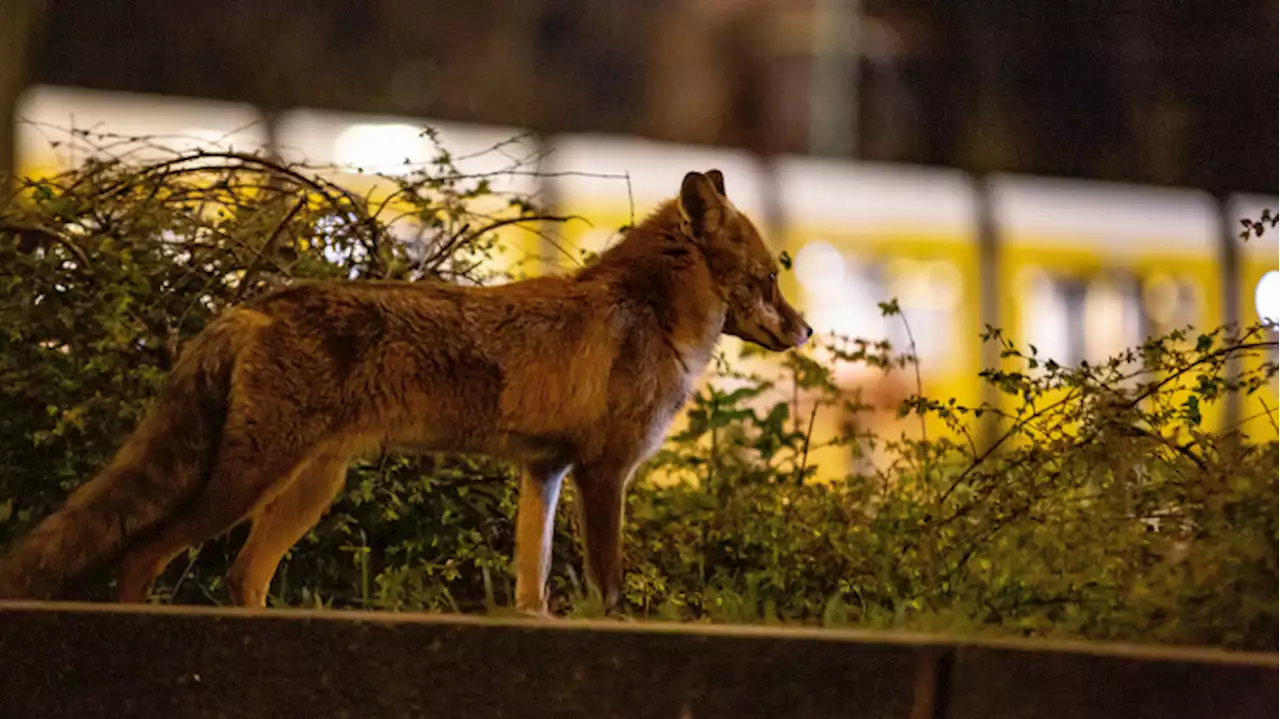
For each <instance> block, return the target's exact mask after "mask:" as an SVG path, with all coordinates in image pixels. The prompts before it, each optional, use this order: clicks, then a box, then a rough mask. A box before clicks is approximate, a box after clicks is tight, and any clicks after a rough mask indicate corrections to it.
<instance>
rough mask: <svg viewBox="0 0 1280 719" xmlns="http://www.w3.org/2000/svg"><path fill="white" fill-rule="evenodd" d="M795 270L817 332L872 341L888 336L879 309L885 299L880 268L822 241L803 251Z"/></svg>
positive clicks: (808, 317) (806, 315)
mask: <svg viewBox="0 0 1280 719" xmlns="http://www.w3.org/2000/svg"><path fill="white" fill-rule="evenodd" d="M794 267H795V272H796V279H798V280H799V281H800V286H801V288H802V290H803V292H804V304H805V308H806V312H805V317H806V319H807V320H808V322H809V324H810V325H811V326H812V327H813V329H814V331H815V332H819V333H828V332H834V333H836V334H837V335H844V336H847V337H861V338H866V339H872V340H874V339H881V338H884V337H886V336H887V333H886V331H885V330H886V324H885V322H884V319H885V318H883V317H881V316H880V310H879V308H878V307H877V306H876V303H877V302H882V301H884V300H885V299H886V297H885V293H884V281H883V278H882V277H881V274H880V272H879V271H878V269H879V268H878V267H876V266H875V265H873V264H869V263H865V262H862V261H860V260H859V259H858V258H856V257H853V256H846V255H844V254H842V253H841V252H840V251H839V250H838V249H836V248H835V247H834V246H832V245H831V244H830V243H827V242H823V241H820V240H819V241H815V242H810V243H809V244H807V245H805V246H804V247H802V248H800V250H799V251H798V252H797V253H796V257H795V264H794Z"/></svg>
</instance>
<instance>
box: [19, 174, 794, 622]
mask: <svg viewBox="0 0 1280 719" xmlns="http://www.w3.org/2000/svg"><path fill="white" fill-rule="evenodd" d="M723 189H724V185H723V178H721V176H720V173H719V172H717V171H714V170H713V171H711V172H709V173H707V174H706V175H702V174H699V173H689V175H688V176H686V178H685V181H684V183H683V185H682V187H681V193H680V197H679V198H678V199H676V200H673V201H670V202H668V203H666V204H664V205H663V206H661V207H660V208H659V209H658V210H657V211H656V212H655V213H654V214H653V215H652V216H650V217H649V218H648V219H646V220H645V222H643V223H642V224H640V225H639V226H637V227H636V228H634V229H633V230H631V231H630V232H629V233H628V234H627V236H626V238H625V239H624V240H623V241H622V242H620V243H619V244H618V245H617V246H615V247H613V248H612V249H610V250H609V251H607V252H605V253H604V254H603V256H602V257H601V258H600V259H599V260H598V261H597V262H596V263H595V264H593V265H591V266H590V267H587V268H586V269H583V270H581V271H579V272H577V273H575V274H573V275H567V276H551V277H541V278H537V279H531V280H526V281H522V282H516V283H511V284H507V285H501V286H496V287H483V288H476V287H461V286H455V285H442V284H427V283H422V284H410V283H392V282H369V281H363V282H333V283H323V284H299V285H296V286H293V287H290V288H287V289H283V290H279V291H277V292H274V293H271V294H268V295H265V296H263V297H261V298H259V299H257V300H254V301H252V302H250V303H248V304H246V305H243V306H241V307H238V308H235V309H232V310H229V311H228V312H227V313H225V314H224V315H223V316H221V317H220V318H218V319H217V320H215V321H214V322H213V323H211V324H210V326H209V327H208V328H206V329H205V331H204V332H203V333H201V335H199V336H198V337H197V338H196V339H194V340H192V342H191V343H190V345H189V346H188V347H187V348H186V349H185V350H184V353H183V358H182V360H181V362H180V364H179V367H178V369H177V370H176V371H175V372H174V376H173V378H171V380H170V381H169V383H168V386H167V387H166V389H165V392H164V394H163V396H162V397H161V399H160V401H159V402H158V404H157V406H156V408H155V409H154V410H153V412H152V414H151V416H150V417H149V418H148V419H147V420H146V421H145V422H144V423H143V425H142V426H141V427H140V428H139V430H138V431H137V432H135V434H134V435H133V436H132V437H131V438H130V439H129V441H128V442H127V443H126V445H125V446H124V448H122V449H121V451H120V453H119V454H118V455H117V457H116V458H115V459H114V460H113V462H112V464H111V465H110V466H109V467H108V468H107V469H106V470H105V471H104V472H103V473H102V474H101V475H99V476H98V477H97V478H95V479H94V480H93V481H92V482H90V483H89V484H87V485H86V486H85V487H83V488H81V489H80V490H79V491H77V492H76V493H75V494H74V495H73V496H72V497H71V499H70V500H68V503H67V506H66V507H64V508H63V509H61V510H59V511H58V512H57V513H55V514H54V515H52V516H50V517H49V518H47V519H46V520H45V521H44V522H43V523H42V524H41V525H40V526H38V527H37V528H36V530H35V531H34V532H33V533H32V534H31V535H30V536H29V537H28V538H27V539H26V540H25V541H24V542H22V543H20V544H19V546H18V547H17V548H16V549H15V550H14V551H13V552H12V553H11V555H10V557H9V558H8V559H7V560H6V561H5V563H4V564H3V565H0V597H3V596H32V597H48V596H54V595H56V593H57V591H58V590H59V588H60V587H61V586H62V585H63V584H64V583H65V582H66V581H67V580H69V579H71V578H73V577H75V576H76V575H78V574H80V573H81V572H83V571H84V570H85V569H86V568H88V567H89V566H90V565H91V564H93V563H95V562H96V561H100V560H105V559H109V558H112V557H115V556H118V555H119V554H120V553H121V551H123V557H122V558H121V559H120V566H121V572H120V579H119V590H118V591H119V597H120V599H121V601H141V600H143V599H145V597H146V594H147V592H148V590H149V587H150V585H151V583H152V582H153V581H154V579H155V578H156V577H157V576H158V575H159V573H160V572H161V571H163V569H164V567H165V565H167V564H168V562H169V561H170V560H171V559H172V558H173V557H174V556H175V555H177V554H178V553H179V552H181V551H183V550H185V549H186V548H188V547H191V546H195V545H198V544H199V543H201V542H203V541H205V540H206V539H208V538H210V537H213V536H216V535H218V534H220V533H222V532H224V531H226V530H228V529H229V528H231V527H233V526H235V525H236V524H238V523H239V522H241V521H243V520H245V519H251V520H252V522H253V527H252V531H251V533H250V536H249V539H248V540H247V541H246V543H245V546H244V548H243V549H242V550H241V553H240V555H239V557H238V558H237V560H236V562H235V565H234V566H233V567H232V570H231V573H230V576H229V582H230V585H231V587H232V593H233V598H234V599H235V600H236V601H237V602H238V603H241V604H247V605H259V606H261V605H262V604H263V603H264V602H265V597H266V592H267V589H268V587H269V584H270V580H271V577H272V575H273V574H274V572H275V569H276V566H277V564H278V563H279V561H280V559H281V557H282V556H283V555H284V553H285V552H286V551H287V550H288V549H289V547H290V546H292V545H293V543H294V542H296V541H297V540H298V539H299V538H300V537H301V536H302V535H303V534H304V533H305V532H306V531H307V530H308V529H310V528H311V527H312V526H313V525H314V524H315V523H316V521H318V520H319V518H320V516H321V514H322V513H323V512H324V511H325V509H326V508H327V507H328V505H329V503H330V502H331V501H332V498H333V496H334V495H335V494H336V493H337V492H338V491H339V490H340V489H341V487H342V479H343V477H344V476H345V468H346V465H347V461H348V459H349V458H350V457H351V456H352V455H354V454H357V453H361V452H366V451H370V450H373V449H376V448H379V447H390V448H401V449H406V450H410V451H438V450H464V451H471V452H482V453H488V454H492V455H495V456H499V457H506V458H510V459H513V460H516V461H518V462H519V463H520V464H521V465H522V468H523V472H522V476H521V481H520V504H519V510H518V516H517V548H516V568H517V590H516V593H517V604H518V605H519V606H520V607H521V608H522V609H525V610H527V611H532V612H539V611H543V608H544V607H545V583H546V576H547V571H548V561H549V553H550V540H551V521H550V518H551V515H552V512H553V511H554V508H555V504H556V500H557V497H558V495H559V488H560V483H561V480H562V479H563V477H564V476H565V475H566V473H568V472H569V471H570V470H571V469H572V471H573V477H574V481H575V483H576V485H577V488H578V490H579V495H580V497H581V506H582V516H583V519H584V527H585V535H586V536H585V537H584V540H585V543H586V547H587V565H588V566H587V574H588V577H589V578H590V579H591V581H592V583H593V585H594V586H595V587H596V588H597V589H599V591H600V592H601V593H602V595H603V597H604V598H605V600H606V602H607V603H609V604H612V603H614V602H615V601H616V600H617V598H618V593H619V589H620V584H621V577H622V571H621V554H620V549H619V546H620V532H621V525H622V501H623V493H624V491H625V489H626V486H627V484H628V482H629V481H630V479H631V476H632V473H633V472H634V470H635V468H636V466H637V465H638V464H639V463H640V462H642V461H643V460H644V459H645V458H646V457H648V456H649V455H650V454H651V453H652V452H653V451H654V450H655V449H656V448H657V446H658V444H659V443H660V442H661V440H662V438H663V436H664V433H665V431H666V429H667V427H668V426H669V424H670V422H671V420H672V419H673V417H674V416H675V413H676V412H677V411H678V409H679V408H680V406H681V405H682V404H683V403H684V401H685V399H686V398H687V396H688V394H689V392H690V390H691V389H692V386H693V383H694V382H695V381H696V379H697V377H698V375H699V374H700V373H701V372H702V370H703V369H704V367H705V366H706V364H707V362H708V360H709V358H710V356H711V352H712V350H713V347H714V345H715V343H716V341H717V338H718V337H719V335H720V334H721V333H722V332H729V333H731V334H734V335H737V336H739V337H742V338H744V339H747V340H750V341H753V342H756V343H758V344H761V345H762V346H765V347H768V348H770V349H774V350H782V349H786V348H788V347H792V346H796V345H799V344H802V343H803V342H804V341H805V340H806V339H807V338H808V336H809V334H810V332H811V331H810V329H809V327H808V326H807V325H806V324H805V323H804V321H803V320H802V319H801V318H800V316H799V315H798V314H797V313H796V312H795V310H794V309H792V308H791V307H790V305H788V304H787V303H786V301H785V300H784V299H783V298H782V297H781V295H780V294H779V293H778V290H777V282H776V271H777V264H776V262H775V261H774V259H773V257H772V256H771V254H770V253H769V252H768V250H767V249H766V247H765V245H764V243H763V242H762V241H761V240H760V237H759V235H758V233H757V231H756V229H755V228H754V226H753V225H752V224H751V222H750V220H749V219H747V218H746V217H745V216H744V215H742V214H740V213H738V212H737V211H736V210H735V209H734V208H733V207H732V205H731V204H729V202H728V200H727V199H725V197H724V194H723Z"/></svg>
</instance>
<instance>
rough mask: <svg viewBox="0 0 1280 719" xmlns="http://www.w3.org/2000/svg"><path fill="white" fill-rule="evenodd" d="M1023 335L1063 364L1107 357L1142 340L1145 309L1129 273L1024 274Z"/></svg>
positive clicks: (1046, 355) (1047, 356) (1042, 354)
mask: <svg viewBox="0 0 1280 719" xmlns="http://www.w3.org/2000/svg"><path fill="white" fill-rule="evenodd" d="M1020 285H1021V288H1022V289H1021V294H1022V296H1023V298H1024V300H1023V302H1022V305H1023V311H1022V335H1023V337H1025V338H1026V343H1027V344H1028V345H1035V346H1036V350H1037V352H1038V355H1039V356H1040V357H1041V358H1042V359H1052V360H1054V361H1056V362H1058V363H1059V364H1063V365H1077V364H1079V363H1080V362H1081V361H1082V360H1088V361H1089V362H1090V363H1093V364H1096V363H1100V362H1105V361H1107V360H1108V359H1109V358H1111V357H1114V356H1116V355H1118V354H1120V353H1122V352H1124V351H1125V350H1126V349H1129V348H1130V347H1135V346H1137V345H1138V344H1139V343H1140V342H1141V335H1142V308H1141V305H1140V304H1139V300H1138V291H1137V284H1136V283H1135V282H1134V281H1133V280H1132V279H1131V278H1129V277H1124V276H1121V277H1114V276H1110V277H1109V276H1099V277H1093V278H1089V279H1081V278H1074V277H1060V276H1059V277H1054V276H1050V275H1048V274H1047V273H1045V272H1043V271H1040V270H1034V271H1032V272H1030V273H1029V275H1027V276H1025V277H1024V278H1023V281H1022V282H1021V283H1020Z"/></svg>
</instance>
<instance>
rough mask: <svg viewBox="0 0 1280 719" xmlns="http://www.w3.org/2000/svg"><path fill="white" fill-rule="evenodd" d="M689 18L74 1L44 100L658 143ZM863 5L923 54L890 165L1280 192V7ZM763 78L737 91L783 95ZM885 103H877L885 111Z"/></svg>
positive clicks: (609, 9)
mask: <svg viewBox="0 0 1280 719" xmlns="http://www.w3.org/2000/svg"><path fill="white" fill-rule="evenodd" d="M673 3H674V0H655V1H654V2H648V3H644V2H635V1H633V0H612V1H610V2H601V3H596V4H594V5H593V4H590V3H586V2H582V1H581V0H555V1H554V2H553V0H542V1H541V2H539V1H538V0H527V2H523V3H513V2H505V3H503V2H497V1H496V0H469V1H468V0H448V1H444V2H424V3H407V2H397V1H396V0H315V1H314V2H296V1H293V0H258V1H257V2H251V1H249V0H229V1H226V2H217V3H209V2H192V1H190V0H168V1H167V2H164V1H159V0H138V1H137V2H131V3H89V2H78V1H75V0H53V1H51V2H50V3H49V5H48V8H49V11H48V16H47V18H46V20H45V28H44V31H45V33H44V34H45V37H44V40H43V42H42V43H37V44H36V55H35V58H34V64H35V67H34V75H35V77H34V78H33V80H34V81H37V82H45V83H53V84H65V85H79V86H87V87H102V88H111V89H124V90H136V91H145V92H157V93H168V94H185V95H195V96H207V97H220V98H226V99H237V100H249V101H256V102H264V103H275V104H279V105H282V106H289V105H296V104H304V105H311V106H316V107H328V108H333V109H346V110H367V111H381V112H395V113H404V114H409V115H416V116H426V117H438V118H450V119H458V120H464V121H474V122H486V123H511V124H519V125H525V126H530V127H536V128H539V129H543V130H552V131H555V130H560V131H583V130H601V131H615V132H618V131H620V132H638V133H643V132H645V128H644V127H638V126H637V121H636V120H635V119H634V118H636V117H638V116H639V115H640V112H639V110H638V109H637V108H640V107H641V104H642V103H643V95H644V89H643V88H642V87H641V85H642V84H643V80H644V78H645V77H647V76H648V75H647V73H646V66H645V65H644V63H645V62H646V60H645V58H644V57H642V56H641V55H642V53H640V52H638V51H632V49H631V48H642V49H643V48H650V47H654V46H655V43H657V44H660V43H661V42H662V39H661V38H660V37H658V36H656V35H655V33H656V31H655V30H654V28H655V27H656V24H655V21H651V20H652V18H653V17H655V16H656V15H657V14H658V13H661V12H664V10H665V9H666V8H667V7H669V6H671V5H672V4H673ZM864 4H865V7H866V10H867V12H868V13H869V14H871V15H877V14H881V15H884V16H885V17H889V18H890V19H892V20H893V21H894V22H895V23H897V25H896V26H897V27H901V28H906V31H905V33H904V37H906V38H907V39H908V41H907V42H906V43H905V44H906V46H907V54H906V56H905V57H904V59H903V61H902V64H901V70H902V77H903V78H904V82H905V84H906V88H907V90H908V91H909V92H910V93H911V97H912V98H913V99H914V103H915V106H916V107H918V113H917V114H916V115H914V116H913V118H914V119H913V122H912V125H913V126H914V127H915V128H917V129H916V131H915V132H916V135H918V137H917V138H916V140H915V141H914V142H913V143H912V144H910V145H909V147H908V148H907V149H905V150H901V151H899V155H898V156H894V157H891V158H889V159H898V160H906V161H915V162H925V163H930V164H951V165H959V166H972V165H971V160H970V159H969V157H968V155H966V147H965V145H966V143H967V142H968V141H967V140H963V139H961V132H960V129H961V128H962V127H968V128H973V127H974V123H975V122H976V123H978V132H979V134H981V133H982V132H987V133H988V134H992V133H999V134H1001V135H1002V136H1007V137H1008V142H1009V143H1010V144H1011V146H1012V147H1013V150H1011V151H1010V152H1009V154H1007V155H1004V156H1002V159H999V160H997V161H994V167H991V169H1009V170H1019V171H1028V172H1037V173H1043V174H1062V175H1075V176H1084V177H1100V178H1108V179H1126V180H1134V181H1140V182H1155V183H1162V184H1183V185H1193V186H1199V187H1203V188H1206V189H1210V190H1213V191H1224V190H1237V189H1243V190H1254V191H1271V192H1274V191H1275V190H1276V187H1277V134H1278V130H1277V119H1276V118H1277V112H1276V102H1277V101H1276V98H1277V61H1276V57H1277V40H1276V38H1277V32H1276V3H1275V2H1274V0H1270V1H1258V0H1252V1H1246V0H1198V1H1196V2H1171V1H1169V0H1114V1H1113V2H1095V1H1083V0H1082V1H1078V2H1066V3H1064V2H1050V1H1049V0H985V1H984V2H983V3H981V4H974V5H965V4H960V3H937V2H924V1H923V0H903V1H901V2H895V3H888V2H876V1H875V0H866V2H865V3H864ZM552 9H553V10H552ZM889 13H892V15H889ZM611 14H612V16H611ZM618 18H625V19H624V20H622V21H619V20H618ZM619 27H621V28H622V29H621V30H619V29H618V28H619ZM746 52H748V53H749V52H750V48H749V47H748V48H747V50H746ZM522 53H523V54H522ZM406 68H413V69H414V72H412V73H409V72H408V71H407V70H406ZM752 77H753V76H752V75H751V74H750V73H738V74H737V75H736V76H735V77H734V78H730V77H726V79H725V82H726V83H737V84H739V85H743V86H744V87H741V88H737V89H738V90H749V92H748V94H750V92H754V93H755V94H756V95H760V94H761V93H762V92H763V93H764V94H767V91H761V90H760V89H759V88H746V87H745V85H747V84H749V83H752V82H756V81H753V80H752V79H751V78H752ZM390 78H399V79H397V80H395V81H394V83H393V81H392V80H391V79H390ZM405 78H409V79H408V80H406V79H405ZM395 83H399V84H398V87H400V88H401V89H400V91H398V92H392V91H391V90H390V89H389V88H390V87H391V86H392V85H393V84H395ZM406 83H408V85H407V86H408V87H409V88H410V91H408V92H405V91H404V87H405V86H406ZM793 84H794V83H793ZM593 88H594V94H589V93H590V91H592V89H593ZM601 88H604V90H603V92H604V94H603V95H602V94H601ZM878 88H879V86H878V85H877V84H876V83H875V82H867V83H863V89H864V95H863V102H864V103H865V105H866V106H868V107H871V108H874V107H876V103H877V102H878V101H879V99H880V98H879V96H878V95H877V94H876V93H877V92H879V89H878ZM735 91H736V90H735ZM980 93H981V98H980V97H979V96H978V95H979V94H980ZM601 97H604V98H606V99H605V100H603V101H602V100H601ZM992 103H994V104H992ZM989 106H994V107H997V108H998V112H999V113H1002V114H1000V115H999V117H998V119H999V120H1000V121H999V122H996V121H992V120H990V119H989V118H988V116H987V115H983V114H981V113H980V112H979V108H985V107H989ZM975 118H977V119H975ZM982 123H989V124H988V125H983V124H982ZM756 132H757V134H758V133H760V132H764V133H766V134H767V133H768V130H767V129H766V130H763V131H761V130H757V131H756ZM971 132H972V130H971ZM738 134H741V135H743V136H749V135H750V133H749V132H744V133H738ZM738 134H735V133H734V132H732V131H725V132H724V133H722V135H721V136H722V137H726V138H727V139H726V141H727V142H736V141H737V139H736V138H737V136H738ZM971 136H972V135H970V137H971ZM668 139H682V138H679V137H671V138H668ZM781 149H787V150H798V149H801V148H797V147H790V146H786V144H785V141H784V144H783V147H782V148H781ZM988 167H990V165H988Z"/></svg>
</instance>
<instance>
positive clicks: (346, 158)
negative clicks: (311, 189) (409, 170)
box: [333, 123, 431, 174]
mask: <svg viewBox="0 0 1280 719" xmlns="http://www.w3.org/2000/svg"><path fill="white" fill-rule="evenodd" d="M421 134H422V133H421V131H420V130H419V129H418V128H416V127H413V126H412V125H403V124H389V125H371V124H365V123H360V124H355V125H352V126H350V127H348V128H347V129H345V130H343V131H342V133H341V134H340V135H338V139H337V140H335V141H334V143H333V156H334V160H335V161H337V163H338V164H340V165H350V166H353V167H358V168H361V169H365V170H374V171H378V172H385V173H388V174H393V173H394V172H396V171H397V169H399V170H400V171H403V168H404V163H405V160H408V161H409V162H410V163H414V164H417V163H423V162H426V161H427V160H428V159H430V156H431V145H430V143H429V142H428V141H427V139H426V138H424V137H422V136H421Z"/></svg>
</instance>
